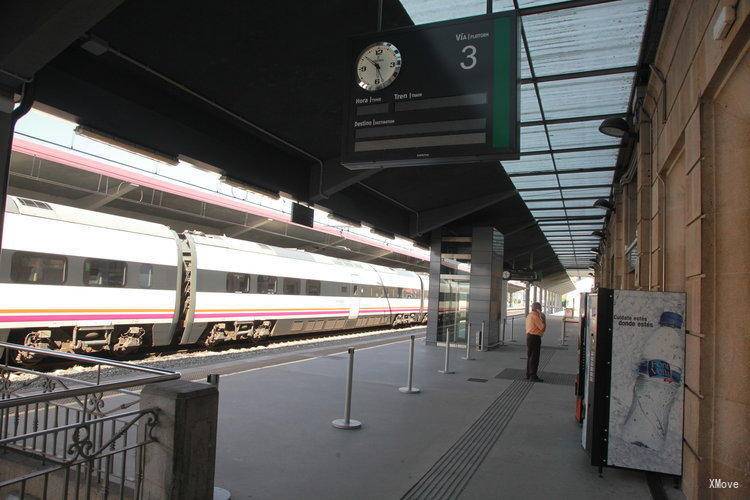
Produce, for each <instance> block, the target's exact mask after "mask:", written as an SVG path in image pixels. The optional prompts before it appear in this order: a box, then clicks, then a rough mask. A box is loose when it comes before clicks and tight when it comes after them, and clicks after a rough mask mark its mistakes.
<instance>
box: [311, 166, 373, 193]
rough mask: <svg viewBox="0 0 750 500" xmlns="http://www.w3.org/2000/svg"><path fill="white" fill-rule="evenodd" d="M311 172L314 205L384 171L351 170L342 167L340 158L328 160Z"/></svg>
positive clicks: (313, 168)
mask: <svg viewBox="0 0 750 500" xmlns="http://www.w3.org/2000/svg"><path fill="white" fill-rule="evenodd" d="M310 170H311V171H310V201H311V202H313V203H317V202H319V201H321V200H324V199H326V198H328V197H329V196H332V195H334V194H336V193H338V192H339V191H341V190H342V189H346V188H348V187H349V186H351V185H353V184H356V183H358V182H360V181H363V180H365V179H367V178H368V177H372V176H373V175H375V174H376V173H378V172H381V171H382V169H379V168H372V169H366V170H356V171H355V170H349V169H348V168H346V167H343V166H341V163H340V160H339V158H336V159H333V160H326V161H325V162H323V165H322V166H321V167H319V168H315V167H312V168H311V169H310Z"/></svg>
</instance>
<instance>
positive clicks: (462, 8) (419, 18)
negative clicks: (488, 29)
mask: <svg viewBox="0 0 750 500" xmlns="http://www.w3.org/2000/svg"><path fill="white" fill-rule="evenodd" d="M400 1H401V5H403V6H404V9H406V12H407V13H408V14H409V17H411V20H412V21H413V22H414V24H426V23H434V22H436V21H447V20H449V19H458V18H460V17H469V16H478V15H480V14H484V13H486V12H487V2H486V0H451V1H450V2H446V1H445V0H400ZM512 3H513V2H512V1H511V4H512Z"/></svg>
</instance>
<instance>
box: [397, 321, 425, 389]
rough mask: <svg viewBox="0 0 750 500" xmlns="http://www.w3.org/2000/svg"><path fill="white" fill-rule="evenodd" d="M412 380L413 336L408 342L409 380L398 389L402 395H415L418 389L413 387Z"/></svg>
mask: <svg viewBox="0 0 750 500" xmlns="http://www.w3.org/2000/svg"><path fill="white" fill-rule="evenodd" d="M413 380H414V335H412V336H411V338H410V342H409V378H408V380H407V383H406V387H399V388H398V390H399V391H401V392H403V393H404V394H417V393H418V392H419V391H420V389H419V387H414V386H413V385H412V382H413Z"/></svg>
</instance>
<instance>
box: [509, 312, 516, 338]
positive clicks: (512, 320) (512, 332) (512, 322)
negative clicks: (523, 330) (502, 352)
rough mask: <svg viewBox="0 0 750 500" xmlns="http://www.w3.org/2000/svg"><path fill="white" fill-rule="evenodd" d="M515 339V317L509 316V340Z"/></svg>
mask: <svg viewBox="0 0 750 500" xmlns="http://www.w3.org/2000/svg"><path fill="white" fill-rule="evenodd" d="M515 341H516V317H515V316H511V317H510V342H515Z"/></svg>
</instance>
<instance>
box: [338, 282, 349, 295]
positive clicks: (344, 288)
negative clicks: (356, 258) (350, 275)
mask: <svg viewBox="0 0 750 500" xmlns="http://www.w3.org/2000/svg"><path fill="white" fill-rule="evenodd" d="M339 286H340V287H341V288H340V289H341V292H340V293H339V295H341V296H342V297H348V296H349V283H339Z"/></svg>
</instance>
